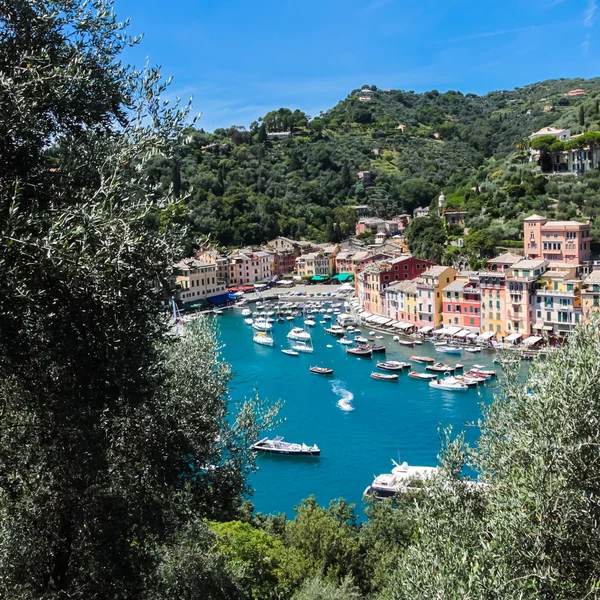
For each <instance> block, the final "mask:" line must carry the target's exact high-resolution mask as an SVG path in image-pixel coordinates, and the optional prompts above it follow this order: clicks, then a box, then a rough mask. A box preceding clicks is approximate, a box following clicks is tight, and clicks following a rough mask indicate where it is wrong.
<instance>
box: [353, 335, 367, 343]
mask: <svg viewBox="0 0 600 600" xmlns="http://www.w3.org/2000/svg"><path fill="white" fill-rule="evenodd" d="M354 341H355V342H358V343H359V344H366V343H367V342H368V341H369V340H368V339H367V338H364V337H362V336H360V335H359V336H358V337H355V338H354Z"/></svg>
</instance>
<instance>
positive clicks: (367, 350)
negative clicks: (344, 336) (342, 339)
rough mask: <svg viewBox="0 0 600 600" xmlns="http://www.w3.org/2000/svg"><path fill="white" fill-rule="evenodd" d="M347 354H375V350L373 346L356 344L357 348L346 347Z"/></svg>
mask: <svg viewBox="0 0 600 600" xmlns="http://www.w3.org/2000/svg"><path fill="white" fill-rule="evenodd" d="M346 354H352V355H354V356H368V357H369V358H371V356H373V350H372V348H371V346H356V347H355V348H346Z"/></svg>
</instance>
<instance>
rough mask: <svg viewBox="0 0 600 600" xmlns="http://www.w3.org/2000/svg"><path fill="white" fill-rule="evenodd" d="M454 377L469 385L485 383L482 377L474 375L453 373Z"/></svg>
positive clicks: (474, 385) (475, 385)
mask: <svg viewBox="0 0 600 600" xmlns="http://www.w3.org/2000/svg"><path fill="white" fill-rule="evenodd" d="M454 378H455V379H457V380H458V381H460V382H462V383H464V384H465V385H468V386H469V387H477V386H478V385H481V384H482V383H485V379H484V378H483V377H477V376H475V375H455V376H454Z"/></svg>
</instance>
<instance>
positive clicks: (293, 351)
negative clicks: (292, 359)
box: [282, 349, 300, 356]
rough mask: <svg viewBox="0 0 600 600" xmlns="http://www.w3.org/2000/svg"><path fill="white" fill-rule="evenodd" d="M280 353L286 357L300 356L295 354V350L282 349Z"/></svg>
mask: <svg viewBox="0 0 600 600" xmlns="http://www.w3.org/2000/svg"><path fill="white" fill-rule="evenodd" d="M282 352H283V353H284V354H287V355H288V356H300V354H299V353H298V352H296V351H295V350H287V349H283V350H282Z"/></svg>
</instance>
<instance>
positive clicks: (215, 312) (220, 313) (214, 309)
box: [212, 308, 223, 315]
mask: <svg viewBox="0 0 600 600" xmlns="http://www.w3.org/2000/svg"><path fill="white" fill-rule="evenodd" d="M212 312H213V315H222V314H223V311H222V310H221V309H220V308H213V311H212Z"/></svg>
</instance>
